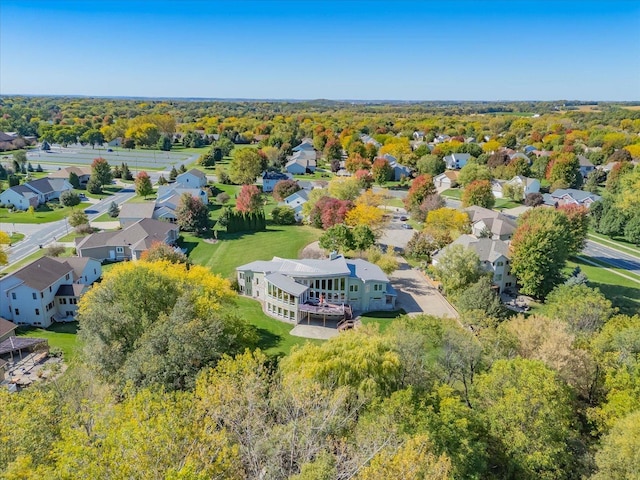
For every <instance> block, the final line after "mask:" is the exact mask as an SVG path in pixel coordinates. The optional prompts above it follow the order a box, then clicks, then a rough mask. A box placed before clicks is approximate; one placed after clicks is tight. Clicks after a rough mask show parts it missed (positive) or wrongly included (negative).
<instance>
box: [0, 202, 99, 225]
mask: <svg viewBox="0 0 640 480" xmlns="http://www.w3.org/2000/svg"><path fill="white" fill-rule="evenodd" d="M90 206H91V204H90V203H81V204H80V205H76V206H75V207H61V208H51V207H47V206H46V205H40V206H39V207H38V208H37V209H36V211H35V212H33V213H29V212H27V211H24V212H23V211H14V212H10V211H9V210H8V209H6V208H0V223H49V222H57V221H58V220H62V219H64V218H67V217H68V216H69V215H70V214H71V212H72V211H73V210H76V209H78V210H82V209H85V208H87V207H90Z"/></svg>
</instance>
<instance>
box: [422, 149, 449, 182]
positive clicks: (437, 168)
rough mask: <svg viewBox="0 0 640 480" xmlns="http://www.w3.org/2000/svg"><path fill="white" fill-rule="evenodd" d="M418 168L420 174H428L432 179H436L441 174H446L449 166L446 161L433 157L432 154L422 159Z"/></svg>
mask: <svg viewBox="0 0 640 480" xmlns="http://www.w3.org/2000/svg"><path fill="white" fill-rule="evenodd" d="M416 166H417V168H418V172H420V173H428V174H429V175H431V176H432V177H435V176H436V175H440V174H441V173H444V171H445V170H446V167H447V165H446V164H445V163H444V161H443V160H442V159H441V158H440V157H438V156H437V155H431V154H427V155H424V156H423V157H420V159H419V160H418V162H417V164H416Z"/></svg>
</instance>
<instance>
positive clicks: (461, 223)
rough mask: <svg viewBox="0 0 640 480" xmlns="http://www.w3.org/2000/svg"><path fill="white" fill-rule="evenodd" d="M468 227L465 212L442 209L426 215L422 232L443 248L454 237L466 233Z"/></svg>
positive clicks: (467, 216)
mask: <svg viewBox="0 0 640 480" xmlns="http://www.w3.org/2000/svg"><path fill="white" fill-rule="evenodd" d="M469 226H470V219H469V215H467V213H466V212H461V211H459V210H456V209H455V208H448V207H443V208H438V209H436V210H432V211H430V212H429V213H428V214H427V218H426V220H425V224H424V232H425V233H427V234H429V235H430V236H431V237H432V238H433V239H434V241H435V243H436V244H437V245H438V246H439V247H444V246H445V245H447V244H449V243H451V242H452V241H453V240H454V239H455V238H456V237H458V236H460V235H461V234H463V233H467V232H468V231H469Z"/></svg>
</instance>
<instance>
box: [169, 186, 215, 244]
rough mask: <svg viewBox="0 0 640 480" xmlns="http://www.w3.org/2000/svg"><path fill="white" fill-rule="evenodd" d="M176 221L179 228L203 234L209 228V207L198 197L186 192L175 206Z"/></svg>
mask: <svg viewBox="0 0 640 480" xmlns="http://www.w3.org/2000/svg"><path fill="white" fill-rule="evenodd" d="M176 217H177V223H178V226H179V227H180V229H181V230H184V231H187V232H194V233H195V234H196V235H204V234H205V233H207V232H208V231H209V229H210V228H211V219H210V218H209V209H208V208H207V206H206V205H205V204H204V203H203V202H202V200H200V199H199V198H196V197H193V196H191V195H190V194H188V193H183V194H182V196H181V197H180V204H179V205H178V208H176Z"/></svg>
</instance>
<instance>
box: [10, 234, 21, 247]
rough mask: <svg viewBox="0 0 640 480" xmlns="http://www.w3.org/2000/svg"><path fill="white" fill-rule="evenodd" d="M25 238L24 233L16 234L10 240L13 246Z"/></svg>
mask: <svg viewBox="0 0 640 480" xmlns="http://www.w3.org/2000/svg"><path fill="white" fill-rule="evenodd" d="M23 238H24V233H18V232H15V233H12V234H11V235H9V240H10V241H11V245H14V244H16V243H18V242H19V241H20V240H22V239H23Z"/></svg>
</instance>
